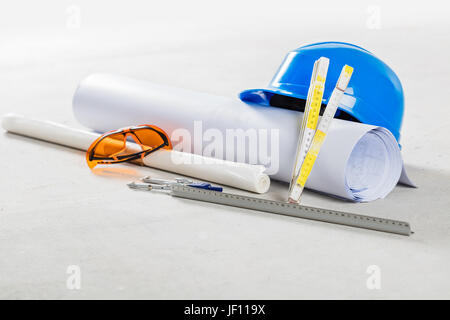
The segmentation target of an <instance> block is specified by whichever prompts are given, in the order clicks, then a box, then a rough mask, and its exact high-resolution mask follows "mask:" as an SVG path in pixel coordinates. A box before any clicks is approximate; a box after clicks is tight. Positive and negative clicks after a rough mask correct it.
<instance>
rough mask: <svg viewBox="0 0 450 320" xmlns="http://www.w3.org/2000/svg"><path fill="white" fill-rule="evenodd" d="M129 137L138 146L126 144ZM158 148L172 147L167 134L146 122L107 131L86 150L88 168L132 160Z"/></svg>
mask: <svg viewBox="0 0 450 320" xmlns="http://www.w3.org/2000/svg"><path fill="white" fill-rule="evenodd" d="M128 137H131V138H132V139H133V140H134V141H135V142H136V143H137V144H138V145H139V146H140V149H139V148H135V147H133V146H132V145H130V144H128V145H127V138H128ZM159 149H172V143H171V142H170V139H169V137H168V136H167V134H166V133H165V132H164V131H163V130H162V129H160V128H158V127H156V126H152V125H148V124H143V125H140V126H135V127H127V128H123V129H119V130H114V131H109V132H106V133H104V134H102V135H101V136H100V137H98V138H97V139H96V140H95V141H94V142H93V143H92V144H91V146H90V147H89V149H88V151H87V152H86V161H87V164H88V166H89V168H91V169H92V168H94V167H95V166H96V165H97V164H112V163H120V162H126V161H133V160H137V159H139V158H141V159H143V158H144V157H145V156H147V155H149V154H150V153H152V152H155V151H156V150H159Z"/></svg>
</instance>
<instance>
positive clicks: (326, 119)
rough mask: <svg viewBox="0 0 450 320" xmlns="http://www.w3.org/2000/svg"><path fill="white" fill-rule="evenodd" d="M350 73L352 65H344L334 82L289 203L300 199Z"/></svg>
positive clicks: (296, 178)
mask: <svg viewBox="0 0 450 320" xmlns="http://www.w3.org/2000/svg"><path fill="white" fill-rule="evenodd" d="M352 73H353V68H352V67H350V66H348V65H345V66H344V67H343V68H342V71H341V74H340V76H339V79H338V81H337V83H336V87H335V88H334V90H333V92H332V93H331V97H330V100H329V101H328V104H327V107H326V108H325V112H324V114H323V116H322V118H321V119H320V123H319V126H318V128H317V131H316V133H315V134H314V138H313V140H312V143H311V146H310V147H309V150H308V152H307V154H306V156H305V159H304V161H303V163H302V165H301V167H300V170H299V173H298V174H297V176H296V177H295V181H294V183H293V186H292V189H291V192H290V193H289V199H288V201H289V202H291V203H298V202H299V201H300V196H301V194H302V192H303V189H304V187H305V184H306V180H307V179H308V177H309V174H310V173H311V170H312V168H313V166H314V162H315V161H316V158H317V156H318V154H319V151H320V148H321V147H322V144H323V142H324V140H325V137H326V135H327V133H328V129H329V127H330V124H331V120H333V118H334V115H335V113H336V110H337V108H338V105H339V102H340V101H341V98H342V96H343V95H344V91H345V90H346V89H347V86H348V83H349V82H350V78H351V76H352Z"/></svg>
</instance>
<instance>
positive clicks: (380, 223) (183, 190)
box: [171, 184, 413, 236]
mask: <svg viewBox="0 0 450 320" xmlns="http://www.w3.org/2000/svg"><path fill="white" fill-rule="evenodd" d="M171 195H172V196H174V197H179V198H185V199H192V200H199V201H204V202H210V203H216V204H223V205H228V206H232V207H238V208H244V209H251V210H258V211H264V212H268V213H275V214H281V215H286V216H292V217H298V218H303V219H309V220H317V221H322V222H328V223H334V224H341V225H346V226H351V227H356V228H363V229H370V230H376V231H383V232H389V233H395V234H400V235H404V236H409V235H411V234H412V233H413V232H412V231H411V227H410V225H409V223H408V222H404V221H399V220H391V219H385V218H379V217H371V216H365V215H360V214H355V213H349V212H341V211H335V210H328V209H322V208H314V207H308V206H303V205H299V204H294V203H287V202H281V201H274V200H266V199H261V198H256V197H250V196H241V195H236V194H231V193H226V192H217V191H209V190H203V189H198V188H192V187H188V186H184V185H178V184H174V185H172V186H171Z"/></svg>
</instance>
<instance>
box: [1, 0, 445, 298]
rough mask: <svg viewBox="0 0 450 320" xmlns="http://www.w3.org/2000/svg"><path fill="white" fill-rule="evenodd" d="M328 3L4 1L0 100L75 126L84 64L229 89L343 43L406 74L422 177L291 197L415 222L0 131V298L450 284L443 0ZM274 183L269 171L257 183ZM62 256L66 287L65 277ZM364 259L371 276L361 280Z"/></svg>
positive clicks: (381, 294)
mask: <svg viewBox="0 0 450 320" xmlns="http://www.w3.org/2000/svg"><path fill="white" fill-rule="evenodd" d="M339 4H341V7H337V4H336V3H335V2H334V1H325V2H324V3H323V4H320V5H319V4H310V3H308V2H302V3H300V2H298V1H291V2H288V1H277V2H274V1H268V2H261V1H257V2H242V1H226V2H215V1H214V2H213V1H203V2H198V1H194V2H189V4H187V2H186V3H183V2H177V3H172V2H164V3H159V2H137V1H127V2H124V3H122V4H112V3H110V2H109V1H98V2H95V4H94V3H91V2H89V1H72V2H64V1H63V2H61V1H40V2H39V3H27V2H20V1H17V2H16V1H15V2H14V4H13V3H2V4H1V5H0V24H1V28H0V39H1V40H0V44H1V47H0V48H1V54H0V71H1V72H0V97H1V104H0V112H1V114H3V113H7V112H16V113H21V114H24V115H27V116H31V117H36V118H40V119H49V120H54V121H59V122H62V123H65V124H69V125H73V126H78V127H79V126H80V125H79V124H77V123H76V121H75V119H74V117H73V115H72V110H71V98H72V94H73V92H74V89H75V88H76V85H77V83H78V82H79V81H80V79H82V78H83V77H84V76H86V75H88V74H90V73H92V72H110V73H117V74H123V75H128V76H133V77H136V78H140V79H148V80H151V81H156V82H161V83H164V84H169V85H175V86H180V87H186V88H191V89H195V90H200V91H205V92H211V93H217V94H222V95H236V94H237V93H238V92H239V91H240V90H242V89H243V88H250V87H260V86H263V85H265V84H266V83H267V82H268V81H269V80H270V78H271V76H272V74H273V73H274V72H275V70H276V68H277V67H278V65H279V63H280V62H281V60H282V58H283V56H284V55H285V54H286V53H287V52H288V51H289V50H290V49H293V48H295V47H297V46H300V45H302V44H305V43H310V42H316V41H322V40H340V41H349V42H353V43H356V44H359V45H361V46H363V47H365V48H367V49H369V50H371V51H373V52H374V53H375V54H377V55H378V56H379V57H382V58H383V59H384V60H385V61H386V62H387V63H388V64H390V65H391V66H392V67H393V69H394V70H395V71H396V72H397V73H398V75H399V77H400V79H401V80H402V83H403V86H404V89H405V95H406V114H405V118H404V126H403V130H402V145H403V155H404V159H405V162H406V165H407V168H408V171H409V174H410V175H411V177H412V179H413V180H414V181H415V182H416V183H417V185H418V186H419V188H418V189H410V188H406V187H402V186H398V187H397V188H396V189H395V190H394V191H393V192H392V193H391V194H390V195H389V196H388V197H387V198H386V199H383V200H378V201H375V202H372V203H366V204H353V203H348V202H342V201H339V200H335V199H331V198H329V197H325V196H322V195H319V194H316V193H313V192H308V191H307V192H306V194H305V197H304V201H305V204H308V205H314V206H321V207H327V208H333V209H338V210H348V211H351V212H356V213H362V214H367V215H377V216H385V217H392V218H394V219H401V220H407V221H409V222H410V223H411V224H412V226H413V229H414V231H415V234H414V235H413V236H411V237H402V236H396V235H390V234H383V233H377V232H371V231H366V230H358V229H353V228H349V227H344V226H335V225H329V224H324V223H319V222H313V221H305V220H301V219H294V218H289V217H282V216H276V215H270V214H265V213H255V212H251V211H244V210H239V209H231V208H224V207H219V206H214V205H210V204H200V203H196V202H189V201H187V200H180V199H173V198H171V197H169V196H166V195H161V194H149V193H143V192H132V191H130V190H128V189H127V188H126V187H125V185H124V184H125V183H126V182H128V181H129V180H131V179H133V177H139V176H142V175H144V174H151V175H154V176H159V177H172V176H173V175H171V174H169V173H166V172H161V171H158V170H152V169H149V168H141V167H136V166H133V165H125V166H124V167H123V170H122V171H121V172H120V173H118V172H117V170H106V171H105V172H104V173H103V174H102V175H94V174H92V173H91V172H90V171H89V170H88V169H87V167H86V164H85V160H84V154H83V153H82V152H79V151H75V150H70V149H67V148H64V147H61V146H56V145H52V144H49V143H45V142H41V141H34V140H32V139H29V138H25V137H21V136H16V135H13V134H7V133H4V132H2V133H1V134H0V148H1V150H2V153H1V158H0V164H1V165H0V173H1V183H0V255H1V258H0V298H4V299H25V298H32V299H38V298H44V299H52V298H56V299H81V298H138V299H145V298H151V299H165V298H175V299H187V298H189V299H195V298H200V299H204V298H205V299H206V298H210V299H215V298H218V299H222V298H238V299H239V298H255V299H298V298H325V299H330V298H338V299H347V298H352V299H353V298H364V299H366V298H368V299H372V298H374V299H379V298H389V299H392V298H447V299H448V298H450V276H449V273H448V270H449V267H450V217H449V209H448V208H449V206H450V201H449V193H450V154H449V147H450V142H449V139H450V138H449V129H450V122H449V121H450V120H449V117H450V108H449V106H448V102H447V101H448V97H447V94H448V89H447V87H448V82H449V80H450V64H449V63H448V52H449V49H450V23H449V21H448V18H447V17H448V15H449V13H450V12H449V8H448V5H446V3H445V2H444V1H427V2H426V3H421V2H413V1H404V2H395V3H394V2H392V1H375V2H367V1H350V2H345V1H344V2H339ZM319 9H320V10H322V11H320V12H322V13H323V15H324V18H323V19H322V21H320V22H318V23H317V24H313V21H312V19H311V17H312V16H313V15H314V13H317V12H319ZM77 10H79V12H80V18H81V19H80V20H77V19H76V17H75V20H74V12H75V14H76V12H77ZM374 12H375V16H374ZM377 12H378V13H379V16H377ZM342 16H344V17H346V19H343V18H342ZM378 18H379V19H378ZM77 21H79V22H80V23H79V24H77ZM427 93H432V94H427ZM286 188H287V186H286V185H285V184H279V183H273V186H272V187H271V191H270V194H269V195H268V197H270V198H273V199H279V198H281V197H282V196H283V195H284V194H285V192H286ZM71 265H77V266H79V267H80V270H81V288H80V289H79V290H70V289H68V288H67V285H66V281H67V279H68V277H69V276H70V275H68V274H67V268H68V266H71ZM371 265H376V266H378V267H379V270H380V272H381V278H380V280H381V282H380V283H381V288H380V289H373V290H371V289H369V288H368V287H367V285H366V281H367V279H368V278H369V277H370V274H368V273H367V272H366V271H367V268H368V267H369V266H371Z"/></svg>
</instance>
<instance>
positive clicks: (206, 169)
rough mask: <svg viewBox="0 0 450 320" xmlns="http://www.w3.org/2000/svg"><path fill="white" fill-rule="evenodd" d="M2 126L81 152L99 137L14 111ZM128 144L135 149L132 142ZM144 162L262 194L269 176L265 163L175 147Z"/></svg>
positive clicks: (4, 119)
mask: <svg viewBox="0 0 450 320" xmlns="http://www.w3.org/2000/svg"><path fill="white" fill-rule="evenodd" d="M2 126H3V128H4V129H5V130H7V131H9V132H13V133H17V134H21V135H24V136H28V137H32V138H36V139H40V140H44V141H48V142H53V143H57V144H60V145H64V146H67V147H71V148H75V149H79V150H83V151H86V150H87V149H88V148H89V146H90V145H91V143H92V142H93V141H94V140H95V139H97V138H98V137H99V134H97V133H93V132H89V131H85V130H80V129H75V128H70V127H68V126H65V125H62V124H58V123H55V122H50V121H40V120H35V119H30V118H26V117H24V116H21V115H15V114H7V115H5V116H4V117H3V120H2ZM129 147H130V148H136V146H134V147H133V144H131V143H130V144H129ZM143 162H144V164H145V165H146V166H149V167H153V168H157V169H161V170H166V171H170V172H176V173H179V174H182V175H186V176H190V177H194V178H198V179H201V180H205V181H211V182H215V183H218V184H221V185H227V186H231V187H235V188H239V189H243V190H248V191H252V192H256V193H265V192H267V190H269V187H270V178H269V176H268V175H266V174H264V173H263V172H264V170H265V168H264V166H259V165H249V164H242V163H235V162H232V161H223V160H220V159H214V158H209V157H203V156H200V155H194V154H189V153H185V152H179V151H175V150H158V151H156V152H154V153H152V154H150V155H148V156H147V157H145V158H144V161H143Z"/></svg>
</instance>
